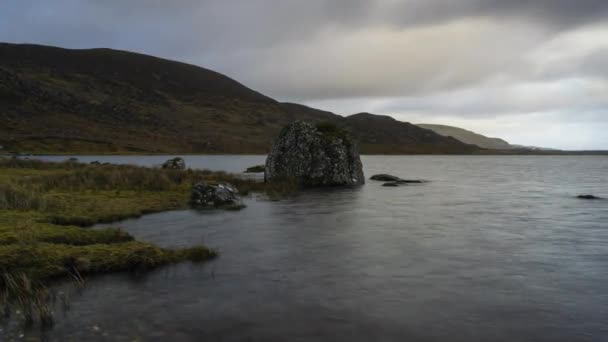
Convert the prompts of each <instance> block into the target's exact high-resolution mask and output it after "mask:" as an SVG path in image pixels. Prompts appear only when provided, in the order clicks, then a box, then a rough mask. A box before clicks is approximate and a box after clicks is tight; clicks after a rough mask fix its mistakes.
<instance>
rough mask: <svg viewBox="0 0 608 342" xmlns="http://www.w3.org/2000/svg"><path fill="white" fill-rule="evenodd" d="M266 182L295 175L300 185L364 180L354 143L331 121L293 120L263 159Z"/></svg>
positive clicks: (310, 185)
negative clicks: (322, 122)
mask: <svg viewBox="0 0 608 342" xmlns="http://www.w3.org/2000/svg"><path fill="white" fill-rule="evenodd" d="M264 178H265V180H266V181H267V182H273V181H281V180H285V179H297V180H298V183H299V184H300V185H301V186H305V187H317V186H340V185H342V186H347V185H360V184H364V183H365V177H364V175H363V164H362V163H361V158H360V156H359V151H358V149H357V144H356V143H355V141H354V140H353V138H352V137H351V136H350V134H349V133H348V132H347V131H345V130H343V129H341V128H338V127H336V126H333V125H331V124H318V125H316V126H314V125H312V124H310V123H307V122H303V121H295V122H293V123H292V124H290V125H288V126H287V127H285V128H283V130H282V131H281V132H280V134H279V136H278V137H277V139H276V140H275V142H274V144H273V146H272V150H271V152H270V154H269V155H268V158H267V159H266V171H265V174H264Z"/></svg>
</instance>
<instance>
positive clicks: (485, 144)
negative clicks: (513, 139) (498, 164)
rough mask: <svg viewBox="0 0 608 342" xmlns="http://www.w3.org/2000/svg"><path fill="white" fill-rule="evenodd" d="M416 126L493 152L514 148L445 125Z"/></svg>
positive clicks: (499, 141)
mask: <svg viewBox="0 0 608 342" xmlns="http://www.w3.org/2000/svg"><path fill="white" fill-rule="evenodd" d="M417 126H419V127H422V128H426V129H430V130H432V131H434V132H435V133H437V134H441V135H443V136H446V137H453V138H455V139H458V140H459V141H462V142H464V143H467V144H472V145H477V146H479V147H482V148H488V149H493V150H509V149H513V148H516V147H515V146H513V145H511V144H509V143H508V142H506V141H504V140H502V139H499V138H489V137H486V136H484V135H481V134H477V133H475V132H471V131H467V130H466V129H462V128H458V127H452V126H445V125H432V124H418V125H417Z"/></svg>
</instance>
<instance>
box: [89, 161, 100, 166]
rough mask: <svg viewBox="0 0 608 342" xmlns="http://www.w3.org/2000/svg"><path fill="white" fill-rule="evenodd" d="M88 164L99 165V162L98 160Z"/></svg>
mask: <svg viewBox="0 0 608 342" xmlns="http://www.w3.org/2000/svg"><path fill="white" fill-rule="evenodd" d="M89 164H91V165H101V163H100V162H99V160H94V161H92V162H90V163H89Z"/></svg>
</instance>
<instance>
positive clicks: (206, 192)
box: [190, 182, 243, 208]
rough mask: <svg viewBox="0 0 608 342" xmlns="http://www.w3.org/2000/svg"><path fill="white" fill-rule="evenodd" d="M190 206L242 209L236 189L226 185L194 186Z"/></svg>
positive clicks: (202, 184) (199, 184)
mask: <svg viewBox="0 0 608 342" xmlns="http://www.w3.org/2000/svg"><path fill="white" fill-rule="evenodd" d="M190 204H191V205H192V206H194V207H199V208H235V207H243V202H242V200H241V196H240V195H239V191H238V189H237V188H236V187H235V186H234V185H232V184H228V183H221V184H207V183H204V182H201V183H198V184H196V185H195V186H194V187H193V188H192V193H191V195H190Z"/></svg>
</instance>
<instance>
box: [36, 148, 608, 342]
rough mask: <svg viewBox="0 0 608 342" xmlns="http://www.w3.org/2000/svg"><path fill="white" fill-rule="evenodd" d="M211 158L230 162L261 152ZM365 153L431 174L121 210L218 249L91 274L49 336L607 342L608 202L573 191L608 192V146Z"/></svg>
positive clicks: (163, 236)
mask: <svg viewBox="0 0 608 342" xmlns="http://www.w3.org/2000/svg"><path fill="white" fill-rule="evenodd" d="M145 158H155V157H145ZM145 158H144V157H142V158H141V159H139V161H138V162H140V163H143V164H146V163H147V162H146V160H144V159H145ZM190 158H192V160H190V163H195V162H196V158H198V157H190ZM200 158H210V157H200ZM213 158H217V160H218V162H220V163H223V164H222V165H224V166H225V165H228V164H230V165H233V166H235V169H234V170H233V171H238V170H242V169H243V168H244V167H246V166H250V165H253V164H256V163H258V161H263V159H264V158H263V157H213ZM226 158H229V159H230V161H228V160H227V159H226ZM207 160H209V159H207ZM363 162H364V165H365V168H366V174H367V175H368V176H369V175H371V174H372V173H377V172H390V173H394V174H397V175H400V176H403V177H407V178H423V179H428V180H431V181H432V182H431V183H428V184H423V185H412V186H408V187H400V188H384V187H381V186H380V183H376V182H372V181H370V182H368V184H366V185H365V186H363V187H361V188H358V189H342V190H338V189H333V190H331V191H309V192H305V193H303V194H301V195H299V196H297V197H296V198H292V199H289V200H285V201H281V202H268V201H262V200H258V199H255V198H250V199H248V200H247V205H248V207H247V208H246V209H245V210H242V211H239V212H205V213H198V212H194V211H176V212H168V213H161V214H155V215H149V216H145V217H143V218H141V219H137V220H129V221H125V222H121V223H120V224H119V225H120V226H122V227H124V228H125V229H126V230H128V231H129V232H130V233H132V234H134V235H135V236H136V237H137V238H139V239H141V240H147V241H151V242H155V243H158V244H160V245H162V246H167V247H178V246H188V245H192V244H197V243H201V242H204V243H206V244H208V245H210V246H212V247H215V248H218V249H219V250H220V252H221V256H220V257H219V258H218V259H217V260H216V261H213V262H211V263H207V264H204V265H194V264H180V265H177V266H170V267H165V268H161V269H158V270H155V271H153V272H150V273H147V274H145V275H139V276H134V275H129V274H114V275H107V276H102V277H96V278H93V279H89V283H88V286H87V287H86V288H85V290H84V291H83V292H82V294H81V295H78V296H74V297H73V299H72V305H71V309H70V310H69V311H68V312H67V313H66V315H65V316H62V315H58V319H57V323H56V326H55V328H54V329H53V330H52V331H50V332H48V333H47V338H48V339H49V340H51V341H88V340H101V341H104V340H105V341H133V340H139V341H202V340H210V341H608V201H583V200H577V199H575V198H574V197H575V196H576V195H578V194H580V193H592V194H596V195H599V196H606V197H608V182H607V180H608V179H607V178H608V158H602V157H550V156H546V157H521V156H504V157H491V156H478V157H474V156H471V157H463V156H453V157H450V156H432V157H431V156H400V157H381V156H374V157H364V160H363ZM239 163H241V164H239ZM202 164H205V165H204V166H205V167H208V168H213V165H209V164H207V163H202ZM32 334H34V335H36V334H37V333H35V332H30V333H27V334H26V338H27V337H28V335H32Z"/></svg>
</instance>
